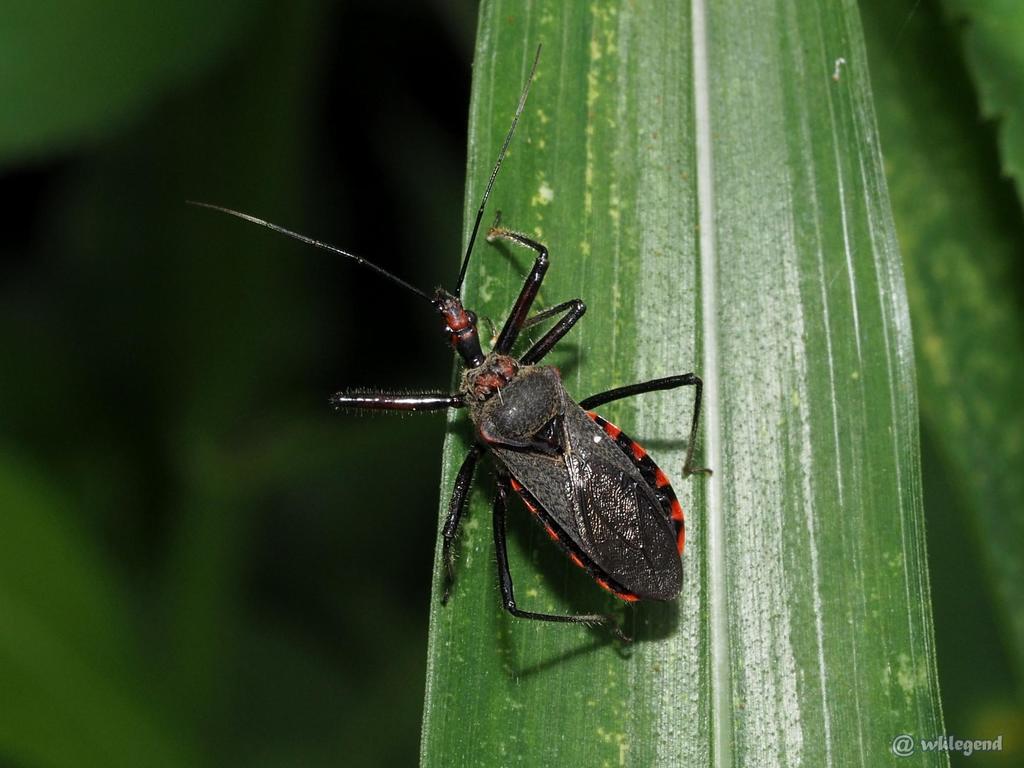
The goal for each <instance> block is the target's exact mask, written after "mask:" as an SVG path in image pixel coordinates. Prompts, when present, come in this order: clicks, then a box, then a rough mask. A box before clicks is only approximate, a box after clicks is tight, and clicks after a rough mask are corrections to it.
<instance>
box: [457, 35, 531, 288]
mask: <svg viewBox="0 0 1024 768" xmlns="http://www.w3.org/2000/svg"><path fill="white" fill-rule="evenodd" d="M540 49H541V46H540V45H538V46H537V53H536V54H535V55H534V57H533V66H532V67H531V68H530V76H529V77H528V78H526V85H525V86H524V87H523V94H522V96H520V97H519V106H517V107H516V113H515V116H514V117H513V118H512V125H511V126H510V127H509V129H508V134H506V136H505V143H504V144H502V145H501V151H500V152H499V153H498V162H496V163H495V164H494V168H493V170H491V177H490V178H489V179H488V180H487V188H486V189H485V190H484V196H483V199H482V200H481V201H480V208H479V209H478V210H477V212H476V221H474V222H473V232H472V234H470V236H469V245H468V246H467V247H466V255H465V256H464V257H463V258H462V268H461V269H460V270H459V279H458V281H456V283H455V295H456V296H461V295H462V281H463V280H465V279H466V268H467V267H469V256H470V254H472V253H473V244H474V243H475V242H476V236H477V233H479V231H480V221H481V220H482V219H483V217H484V208H486V207H487V198H489V197H490V196H491V189H492V188H493V187H494V180H495V179H496V178H497V177H498V171H499V170H500V169H501V163H502V162H503V161H504V160H505V154H506V153H507V152H508V145H509V144H511V143H512V134H514V133H515V132H516V125H517V124H518V123H519V117H520V115H522V114H523V109H524V108H525V107H526V97H527V95H528V94H529V93H530V86H531V85H532V84H533V76H534V75H535V74H537V62H538V61H540Z"/></svg>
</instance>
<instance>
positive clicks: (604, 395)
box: [580, 373, 711, 477]
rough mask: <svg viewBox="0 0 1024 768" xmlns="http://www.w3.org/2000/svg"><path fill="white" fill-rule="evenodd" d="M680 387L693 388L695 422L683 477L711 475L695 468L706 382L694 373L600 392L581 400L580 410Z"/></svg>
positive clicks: (701, 468)
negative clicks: (702, 394) (701, 402)
mask: <svg viewBox="0 0 1024 768" xmlns="http://www.w3.org/2000/svg"><path fill="white" fill-rule="evenodd" d="M678 387H693V388H694V395H693V420H692V421H691V422H690V437H689V439H688V440H687V445H686V461H684V462H683V476H684V477H685V476H687V475H693V474H698V473H699V474H704V475H710V474H711V470H710V469H708V468H707V467H694V466H693V449H694V447H695V443H696V440H697V424H698V422H699V421H700V400H701V393H702V392H703V389H704V382H702V381H701V380H700V377H699V376H697V375H696V374H693V373H683V374H680V375H678V376H666V377H665V378H663V379H651V380H650V381H642V382H640V383H638V384H629V385H627V386H625V387H616V388H615V389H609V390H608V391H607V392H599V393H598V394H596V395H591V396H590V397H588V398H586V399H585V400H580V408H582V409H583V410H585V411H589V410H591V409H593V408H597V407H598V406H601V405H604V404H605V403H610V402H612V401H614V400H621V399H623V398H625V397H632V396H633V395H642V394H644V393H645V392H658V391H661V390H666V389H676V388H678Z"/></svg>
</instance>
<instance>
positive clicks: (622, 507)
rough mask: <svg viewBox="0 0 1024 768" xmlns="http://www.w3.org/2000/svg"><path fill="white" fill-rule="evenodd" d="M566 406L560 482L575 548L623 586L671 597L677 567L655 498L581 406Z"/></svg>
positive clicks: (677, 583)
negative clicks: (577, 545) (563, 470)
mask: <svg viewBox="0 0 1024 768" xmlns="http://www.w3.org/2000/svg"><path fill="white" fill-rule="evenodd" d="M570 410H572V411H573V413H572V416H571V417H569V418H568V419H567V421H568V422H569V423H568V424H567V427H568V429H567V433H568V439H569V440H570V446H569V447H568V449H567V451H566V454H565V467H566V484H567V492H568V494H569V495H570V497H571V498H572V499H573V502H574V503H572V504H571V505H570V508H571V509H572V512H573V514H574V515H575V520H574V521H573V523H572V525H571V528H573V529H575V531H576V535H577V537H578V539H579V543H580V545H581V547H582V548H583V550H584V551H585V552H586V553H587V554H588V556H589V557H590V559H591V560H593V562H594V564H595V565H597V566H598V568H600V569H601V570H602V571H604V572H605V573H607V574H608V576H610V577H611V579H613V580H614V581H615V582H616V583H617V584H618V585H620V586H621V587H623V588H624V589H625V591H627V592H630V593H632V594H635V595H636V596H637V597H640V598H642V599H647V600H671V599H673V598H674V597H675V596H676V595H677V594H679V590H680V588H681V587H682V566H681V564H680V561H679V554H678V552H677V549H676V536H675V531H674V530H673V527H672V525H671V523H670V522H669V520H668V519H667V518H666V517H665V513H664V511H663V510H662V508H661V505H660V502H659V501H658V497H657V496H656V495H655V493H654V491H652V490H651V488H650V486H649V485H648V484H647V483H646V482H645V481H644V479H643V477H642V476H641V475H640V473H639V471H637V469H636V467H635V466H634V465H633V464H632V463H631V462H630V461H629V460H628V459H627V458H626V457H625V456H624V455H623V454H622V452H621V450H619V448H618V447H617V446H616V445H614V443H613V442H612V441H611V439H609V438H608V436H607V435H606V434H605V433H604V431H603V430H602V429H601V428H600V427H598V426H597V425H596V424H594V423H593V422H592V421H591V420H590V419H589V418H588V417H587V416H586V414H585V413H584V412H583V411H582V410H581V409H579V408H575V409H570ZM568 416H569V414H568V413H567V417H568ZM570 424H571V427H570ZM567 527H569V526H567Z"/></svg>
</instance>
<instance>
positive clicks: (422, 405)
mask: <svg viewBox="0 0 1024 768" xmlns="http://www.w3.org/2000/svg"><path fill="white" fill-rule="evenodd" d="M331 405H332V406H333V407H334V410H336V411H341V410H345V409H347V408H352V409H355V410H360V411H443V410H444V409H445V408H463V407H465V405H466V402H465V399H464V397H463V396H462V395H461V394H454V395H449V394H447V393H446V392H427V393H422V394H418V395H408V394H402V393H398V392H338V393H337V394H334V395H331Z"/></svg>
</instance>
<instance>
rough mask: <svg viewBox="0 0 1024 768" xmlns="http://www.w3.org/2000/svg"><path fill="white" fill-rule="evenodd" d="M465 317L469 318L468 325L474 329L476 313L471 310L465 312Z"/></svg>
mask: <svg viewBox="0 0 1024 768" xmlns="http://www.w3.org/2000/svg"><path fill="white" fill-rule="evenodd" d="M466 317H468V318H469V324H470V325H472V326H473V327H474V328H476V312H474V311H473V310H471V309H470V310H467V311H466Z"/></svg>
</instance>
